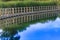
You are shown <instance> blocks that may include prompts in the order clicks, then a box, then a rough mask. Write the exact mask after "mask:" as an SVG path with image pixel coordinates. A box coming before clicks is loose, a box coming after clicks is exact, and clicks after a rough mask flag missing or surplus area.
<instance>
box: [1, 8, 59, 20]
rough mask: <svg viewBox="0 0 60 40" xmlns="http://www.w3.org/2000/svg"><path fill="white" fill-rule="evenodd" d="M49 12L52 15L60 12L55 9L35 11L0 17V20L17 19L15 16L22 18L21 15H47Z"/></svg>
mask: <svg viewBox="0 0 60 40" xmlns="http://www.w3.org/2000/svg"><path fill="white" fill-rule="evenodd" d="M49 12H53V13H57V14H58V13H59V12H60V10H59V9H55V10H43V11H35V12H28V13H16V14H13V15H12V14H7V15H2V16H0V19H6V18H11V17H17V16H22V15H29V14H37V13H49Z"/></svg>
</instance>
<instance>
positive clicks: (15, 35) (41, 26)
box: [0, 17, 60, 40]
mask: <svg viewBox="0 0 60 40" xmlns="http://www.w3.org/2000/svg"><path fill="white" fill-rule="evenodd" d="M22 25H23V26H20V27H12V28H11V29H10V27H9V28H7V27H4V28H1V29H0V40H60V18H59V17H57V18H50V19H44V20H40V21H37V22H30V23H25V24H22Z"/></svg>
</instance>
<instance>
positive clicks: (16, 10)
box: [0, 6, 57, 16]
mask: <svg viewBox="0 0 60 40" xmlns="http://www.w3.org/2000/svg"><path fill="white" fill-rule="evenodd" d="M55 9H57V6H34V7H17V8H0V16H2V15H8V14H17V13H27V12H35V11H42V10H55Z"/></svg>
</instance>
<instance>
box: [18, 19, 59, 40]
mask: <svg viewBox="0 0 60 40" xmlns="http://www.w3.org/2000/svg"><path fill="white" fill-rule="evenodd" d="M52 28H60V19H59V18H57V19H56V20H55V21H49V22H48V23H36V24H32V25H30V26H29V27H28V28H27V29H26V30H25V31H23V32H19V34H20V36H21V39H20V40H35V39H36V37H40V35H41V34H40V35H39V31H40V30H44V29H45V31H48V30H49V29H52ZM55 31H56V32H57V31H58V30H55ZM36 34H37V35H38V36H37V35H36ZM35 36H36V37H35ZM46 36H48V34H46ZM43 37H45V36H43ZM48 37H50V38H49V39H51V36H48ZM59 37H60V36H59ZM59 37H58V38H59ZM32 38H33V39H32ZM34 38H35V39H34ZM40 38H41V37H40ZM56 38H57V37H56ZM58 38H57V39H58ZM37 39H39V38H37ZM49 39H46V40H49ZM42 40H43V38H42ZM51 40H52V39H51ZM53 40H56V39H54V37H53Z"/></svg>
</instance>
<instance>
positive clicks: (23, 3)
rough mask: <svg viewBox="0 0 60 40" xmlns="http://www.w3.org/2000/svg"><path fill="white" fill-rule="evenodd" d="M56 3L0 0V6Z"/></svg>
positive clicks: (53, 3)
mask: <svg viewBox="0 0 60 40" xmlns="http://www.w3.org/2000/svg"><path fill="white" fill-rule="evenodd" d="M48 5H56V2H47V1H46V2H40V1H30V2H28V1H9V2H0V7H26V6H48Z"/></svg>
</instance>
